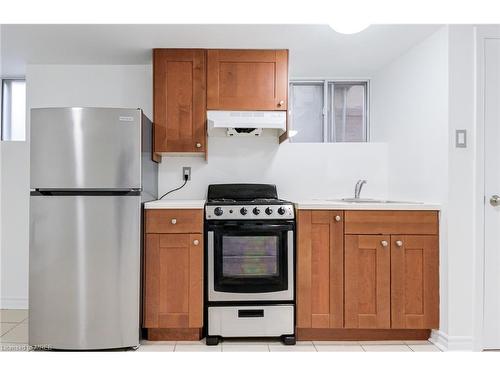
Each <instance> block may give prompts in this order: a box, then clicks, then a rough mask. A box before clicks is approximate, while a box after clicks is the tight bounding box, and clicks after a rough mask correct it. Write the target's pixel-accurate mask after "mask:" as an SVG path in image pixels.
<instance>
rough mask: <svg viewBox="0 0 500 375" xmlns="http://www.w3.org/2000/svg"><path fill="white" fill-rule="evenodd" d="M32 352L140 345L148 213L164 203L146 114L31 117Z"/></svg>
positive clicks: (49, 112) (41, 112) (84, 112)
mask: <svg viewBox="0 0 500 375" xmlns="http://www.w3.org/2000/svg"><path fill="white" fill-rule="evenodd" d="M30 123H31V137H30V142H31V145H30V151H31V156H30V160H31V166H30V177H31V181H30V186H31V196H30V254H29V257H30V258H29V261H30V265H29V309H30V310H29V343H30V345H37V346H43V347H49V348H53V349H67V350H92V349H109V348H121V347H134V346H138V345H139V330H140V295H141V293H140V292H141V246H142V242H143V241H142V207H141V206H142V203H143V202H146V201H149V200H154V199H157V189H158V181H157V179H158V167H157V164H156V163H155V162H154V161H153V160H152V124H151V121H149V120H148V119H147V117H146V116H144V114H143V113H142V111H141V110H140V109H114V108H39V109H32V110H31V121H30Z"/></svg>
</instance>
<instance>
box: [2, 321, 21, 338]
mask: <svg viewBox="0 0 500 375" xmlns="http://www.w3.org/2000/svg"><path fill="white" fill-rule="evenodd" d="M15 326H17V323H0V336H3V335H4V334H6V333H7V332H9V331H10V330H11V329H12V328H14V327H15Z"/></svg>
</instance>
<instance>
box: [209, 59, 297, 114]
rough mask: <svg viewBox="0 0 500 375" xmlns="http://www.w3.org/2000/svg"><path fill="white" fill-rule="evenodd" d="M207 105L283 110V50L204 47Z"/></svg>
mask: <svg viewBox="0 0 500 375" xmlns="http://www.w3.org/2000/svg"><path fill="white" fill-rule="evenodd" d="M207 53H208V73H207V83H208V92H207V105H208V109H220V110H286V109H287V108H288V51H287V50H208V52H207Z"/></svg>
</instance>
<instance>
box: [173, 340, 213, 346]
mask: <svg viewBox="0 0 500 375" xmlns="http://www.w3.org/2000/svg"><path fill="white" fill-rule="evenodd" d="M176 344H181V345H206V343H205V339H201V340H199V341H176Z"/></svg>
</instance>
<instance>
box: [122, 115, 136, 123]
mask: <svg viewBox="0 0 500 375" xmlns="http://www.w3.org/2000/svg"><path fill="white" fill-rule="evenodd" d="M120 121H126V122H131V121H134V118H133V117H132V116H120Z"/></svg>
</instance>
